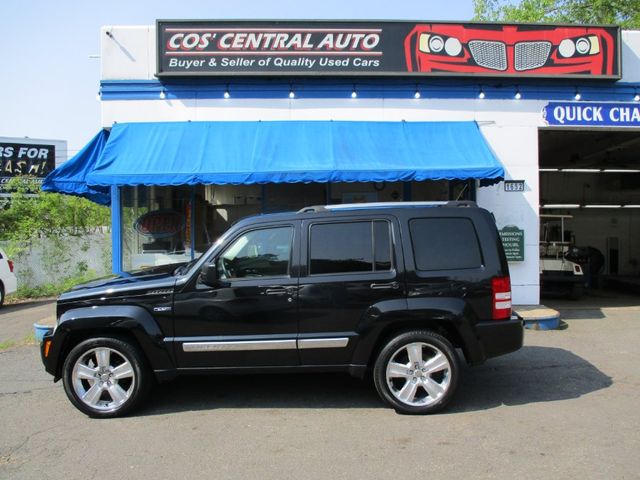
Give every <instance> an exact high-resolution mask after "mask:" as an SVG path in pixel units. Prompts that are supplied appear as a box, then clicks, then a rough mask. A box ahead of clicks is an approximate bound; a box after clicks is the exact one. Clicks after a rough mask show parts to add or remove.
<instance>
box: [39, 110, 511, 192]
mask: <svg viewBox="0 0 640 480" xmlns="http://www.w3.org/2000/svg"><path fill="white" fill-rule="evenodd" d="M96 138H97V137H96ZM92 142H93V143H95V142H96V139H94V140H93V141H92ZM88 148H89V146H87V147H85V150H87V149H88ZM97 150H98V149H97V147H96V148H93V149H92V151H93V152H94V154H95V155H94V156H91V155H84V157H83V158H84V159H85V160H86V168H85V169H82V171H81V172H80V168H77V169H72V170H71V171H70V172H69V173H70V174H72V175H67V174H66V173H63V172H62V170H63V168H64V166H63V167H61V168H60V169H58V170H56V171H54V172H52V174H51V175H50V176H49V177H47V180H49V182H48V183H47V185H52V186H53V187H54V189H55V186H57V185H59V184H60V185H67V186H69V185H71V180H74V179H75V180H77V179H78V178H79V177H80V175H79V173H82V174H84V175H85V177H84V180H85V182H86V186H85V188H89V189H95V188H99V187H103V188H104V187H109V186H111V185H194V184H217V185H223V184H252V183H297V182H303V183H309V182H382V181H386V182H394V181H411V180H416V181H421V180H441V179H448V180H453V179H461V180H464V179H471V178H474V179H499V178H502V177H503V176H504V169H503V167H502V165H501V164H500V162H499V161H498V160H497V159H496V157H495V155H494V154H493V152H492V151H491V149H490V148H489V147H488V145H487V143H486V141H485V140H484V137H483V136H482V134H481V133H480V130H479V128H478V125H477V124H476V123H475V122H349V121H339V122H334V121H275V122H186V123H184V122H180V123H179V122H166V123H119V124H115V125H114V126H113V129H112V130H111V134H110V135H109V138H108V141H107V142H106V145H104V148H103V149H102V151H101V152H99V154H98V151H97ZM83 152H84V150H83ZM81 154H82V152H81ZM81 154H78V155H77V156H76V157H74V158H73V159H72V160H71V161H70V162H75V161H76V160H77V161H80V158H79V157H81ZM95 156H97V158H95ZM50 177H51V178H50ZM67 177H70V178H67ZM65 182H66V183H65ZM59 191H64V192H65V193H76V194H82V193H78V192H69V191H68V190H59Z"/></svg>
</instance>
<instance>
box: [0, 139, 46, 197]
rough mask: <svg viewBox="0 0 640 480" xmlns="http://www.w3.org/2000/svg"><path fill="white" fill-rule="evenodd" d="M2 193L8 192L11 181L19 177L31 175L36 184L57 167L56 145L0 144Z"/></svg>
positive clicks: (0, 182)
mask: <svg viewBox="0 0 640 480" xmlns="http://www.w3.org/2000/svg"><path fill="white" fill-rule="evenodd" d="M0 165H1V169H0V191H6V190H7V184H8V183H9V181H10V180H11V179H12V178H14V177H17V176H21V175H30V176H32V177H36V178H34V182H35V183H42V180H43V179H44V177H46V176H47V175H48V174H49V172H51V171H52V170H53V169H54V168H55V167H56V148H55V146H54V145H34V144H30V143H5V142H0Z"/></svg>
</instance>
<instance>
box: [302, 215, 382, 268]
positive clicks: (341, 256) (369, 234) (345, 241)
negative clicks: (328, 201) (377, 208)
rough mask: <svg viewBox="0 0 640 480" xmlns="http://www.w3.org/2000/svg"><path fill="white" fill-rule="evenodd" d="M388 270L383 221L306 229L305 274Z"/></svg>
mask: <svg viewBox="0 0 640 480" xmlns="http://www.w3.org/2000/svg"><path fill="white" fill-rule="evenodd" d="M389 270H391V230H390V226H389V222H387V221H374V222H371V221H363V222H349V223H346V222H345V223H324V224H314V225H312V226H311V230H310V242H309V273H310V274H311V275H323V274H334V273H358V272H373V271H389Z"/></svg>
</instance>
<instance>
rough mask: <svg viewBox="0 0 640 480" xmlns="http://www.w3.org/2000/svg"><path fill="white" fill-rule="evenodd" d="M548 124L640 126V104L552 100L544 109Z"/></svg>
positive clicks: (543, 114) (568, 125) (569, 125)
mask: <svg viewBox="0 0 640 480" xmlns="http://www.w3.org/2000/svg"><path fill="white" fill-rule="evenodd" d="M542 116H543V117H544V120H545V122H546V123H547V125H553V126H567V127H640V104H638V103H599V102H550V103H549V104H548V105H547V106H545V107H544V109H543V111H542Z"/></svg>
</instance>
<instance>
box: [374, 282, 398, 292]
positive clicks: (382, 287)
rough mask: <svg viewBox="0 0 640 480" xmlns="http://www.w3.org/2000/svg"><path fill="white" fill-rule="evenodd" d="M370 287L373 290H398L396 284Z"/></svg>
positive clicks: (379, 284)
mask: <svg viewBox="0 0 640 480" xmlns="http://www.w3.org/2000/svg"><path fill="white" fill-rule="evenodd" d="M370 287H371V288H372V289H373V290H397V289H398V288H400V284H399V283H398V282H389V283H372V284H371V285H370Z"/></svg>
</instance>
